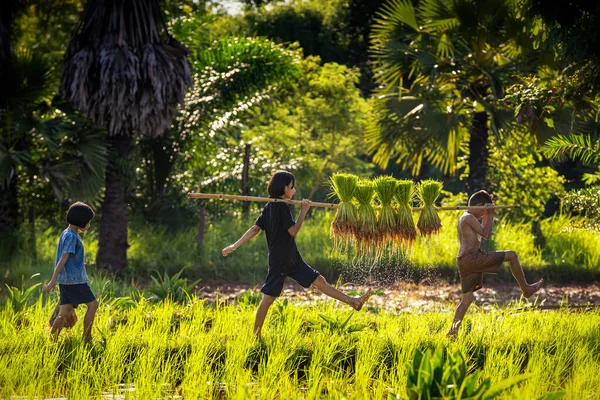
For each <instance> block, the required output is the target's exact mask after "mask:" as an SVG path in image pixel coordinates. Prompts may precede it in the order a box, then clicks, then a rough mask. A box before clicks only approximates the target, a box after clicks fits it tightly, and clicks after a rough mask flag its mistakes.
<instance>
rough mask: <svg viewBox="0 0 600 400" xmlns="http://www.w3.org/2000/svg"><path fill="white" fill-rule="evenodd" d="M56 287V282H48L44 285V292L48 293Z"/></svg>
mask: <svg viewBox="0 0 600 400" xmlns="http://www.w3.org/2000/svg"><path fill="white" fill-rule="evenodd" d="M55 287H56V282H53V281H50V283H49V284H47V285H46V292H48V293H50V292H52V291H53V290H54V288H55Z"/></svg>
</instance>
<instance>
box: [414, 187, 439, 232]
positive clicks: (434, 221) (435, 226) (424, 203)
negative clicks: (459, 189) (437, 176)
mask: <svg viewBox="0 0 600 400" xmlns="http://www.w3.org/2000/svg"><path fill="white" fill-rule="evenodd" d="M442 185H443V184H442V182H440V181H436V180H433V179H427V180H424V181H422V182H421V183H420V184H419V188H418V190H417V195H418V196H419V200H420V201H421V207H423V210H422V211H421V215H419V221H418V222H417V227H418V228H419V231H420V232H421V234H422V235H424V236H428V235H431V234H434V233H437V232H438V231H439V230H440V229H441V228H442V221H441V220H440V217H439V216H438V214H437V208H436V207H435V201H436V200H437V198H438V196H439V195H440V193H441V192H442Z"/></svg>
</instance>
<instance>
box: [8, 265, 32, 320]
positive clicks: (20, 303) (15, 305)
mask: <svg viewBox="0 0 600 400" xmlns="http://www.w3.org/2000/svg"><path fill="white" fill-rule="evenodd" d="M39 275H40V274H39V273H38V274H34V275H32V276H31V277H30V278H29V279H28V280H27V282H25V281H22V282H21V287H20V288H17V287H14V286H9V285H7V284H6V283H5V284H4V286H6V289H7V298H6V304H5V306H6V307H8V308H9V309H10V310H12V312H13V313H19V312H21V311H22V310H23V309H24V308H25V307H26V306H27V305H28V304H29V303H31V298H33V296H34V294H35V291H36V289H37V288H38V287H39V286H41V283H34V284H32V285H30V284H29V282H30V281H31V279H33V278H35V277H37V276H39Z"/></svg>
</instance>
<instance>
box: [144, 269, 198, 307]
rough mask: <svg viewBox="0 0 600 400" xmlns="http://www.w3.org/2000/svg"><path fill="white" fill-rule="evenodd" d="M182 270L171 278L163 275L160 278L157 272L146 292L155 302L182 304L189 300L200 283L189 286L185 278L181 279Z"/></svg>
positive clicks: (165, 274) (196, 282) (166, 274)
mask: <svg viewBox="0 0 600 400" xmlns="http://www.w3.org/2000/svg"><path fill="white" fill-rule="evenodd" d="M182 272H183V270H181V271H179V272H177V273H176V274H175V275H173V276H169V274H168V273H166V272H165V273H164V274H163V275H162V276H161V275H160V274H159V273H158V272H157V273H156V277H154V276H152V277H151V278H152V282H153V284H152V285H150V286H148V291H149V292H150V293H152V294H153V295H154V298H155V299H156V300H157V301H161V302H162V301H167V300H169V301H174V302H176V303H184V302H186V301H189V300H190V299H191V293H192V291H193V290H194V288H195V287H196V285H197V284H198V283H199V282H200V280H197V281H195V282H192V283H190V284H188V283H187V281H188V280H187V279H186V278H181V277H180V275H181V273H182Z"/></svg>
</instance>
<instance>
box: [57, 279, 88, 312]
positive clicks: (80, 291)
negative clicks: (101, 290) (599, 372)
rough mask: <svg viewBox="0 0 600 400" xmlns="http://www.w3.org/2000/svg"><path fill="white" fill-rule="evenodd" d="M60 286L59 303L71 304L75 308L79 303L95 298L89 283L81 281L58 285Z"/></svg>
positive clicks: (85, 302)
mask: <svg viewBox="0 0 600 400" xmlns="http://www.w3.org/2000/svg"><path fill="white" fill-rule="evenodd" d="M58 286H59V288H60V305H61V306H62V305H64V304H72V305H73V308H77V306H78V305H79V304H87V303H91V302H92V301H94V300H96V296H94V293H92V289H90V285H88V284H87V283H81V284H79V285H61V284H59V285H58Z"/></svg>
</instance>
